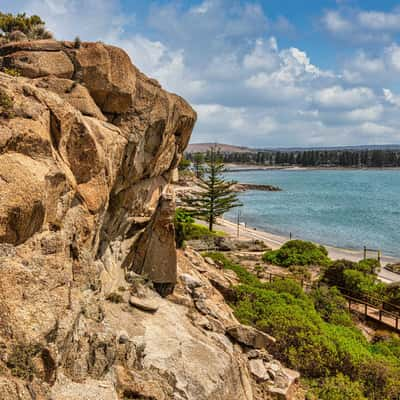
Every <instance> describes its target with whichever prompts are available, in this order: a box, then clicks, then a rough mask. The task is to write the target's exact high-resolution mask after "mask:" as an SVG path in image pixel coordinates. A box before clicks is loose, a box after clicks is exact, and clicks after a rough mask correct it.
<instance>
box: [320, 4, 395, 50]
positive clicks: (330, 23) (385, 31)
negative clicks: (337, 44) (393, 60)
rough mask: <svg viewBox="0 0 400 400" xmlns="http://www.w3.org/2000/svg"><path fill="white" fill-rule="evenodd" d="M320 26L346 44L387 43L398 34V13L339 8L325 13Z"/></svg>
mask: <svg viewBox="0 0 400 400" xmlns="http://www.w3.org/2000/svg"><path fill="white" fill-rule="evenodd" d="M321 25H322V27H323V28H324V29H325V30H326V31H327V32H328V33H330V34H331V35H332V36H333V37H335V38H337V39H340V40H343V41H346V42H347V43H389V42H390V41H391V40H392V39H393V35H394V34H395V33H396V32H400V12H399V10H398V9H394V10H393V11H392V12H381V11H375V10H359V9H352V8H349V7H341V8H339V9H338V10H327V11H325V13H324V15H323V16H322V17H321Z"/></svg>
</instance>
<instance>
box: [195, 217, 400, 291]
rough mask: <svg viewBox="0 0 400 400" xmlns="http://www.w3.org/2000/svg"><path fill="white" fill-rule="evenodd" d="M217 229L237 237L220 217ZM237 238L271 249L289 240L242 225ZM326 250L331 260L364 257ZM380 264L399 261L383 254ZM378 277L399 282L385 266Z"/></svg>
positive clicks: (360, 253)
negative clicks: (262, 244) (264, 244)
mask: <svg viewBox="0 0 400 400" xmlns="http://www.w3.org/2000/svg"><path fill="white" fill-rule="evenodd" d="M198 222H199V223H201V224H204V222H202V221H198ZM214 229H215V230H217V231H223V232H226V233H227V234H229V235H230V236H232V237H237V224H235V223H233V222H230V221H227V220H225V219H222V218H218V219H217V225H215V227H214ZM239 238H240V239H260V240H263V241H264V242H265V243H266V244H267V245H268V246H270V247H271V248H272V249H273V250H275V249H278V248H280V247H281V246H282V244H284V243H285V242H287V241H288V240H289V238H288V237H284V236H279V235H274V234H272V233H268V232H264V231H259V230H256V229H254V228H248V227H247V228H245V227H244V226H243V225H240V227H239ZM325 247H326V249H327V250H328V253H329V257H330V258H331V259H332V260H340V259H342V258H345V259H347V260H351V261H359V260H361V259H362V258H363V257H364V253H363V251H362V250H360V251H357V250H349V249H341V248H338V247H332V246H325ZM381 262H382V265H383V266H385V265H386V264H390V263H395V262H399V260H396V259H395V258H392V257H386V256H383V257H382V259H381ZM378 277H379V279H380V280H381V281H383V282H385V283H392V282H400V274H395V273H393V272H390V271H388V270H387V269H385V268H381V270H380V271H379V272H378Z"/></svg>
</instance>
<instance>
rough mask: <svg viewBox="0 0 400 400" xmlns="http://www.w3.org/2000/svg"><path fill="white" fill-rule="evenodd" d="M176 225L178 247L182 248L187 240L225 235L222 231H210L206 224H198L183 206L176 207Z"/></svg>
mask: <svg viewBox="0 0 400 400" xmlns="http://www.w3.org/2000/svg"><path fill="white" fill-rule="evenodd" d="M174 225H175V241H176V247H177V248H182V247H183V246H184V242H185V241H186V240H196V239H207V238H212V237H216V236H223V233H222V232H218V231H217V232H215V231H210V230H209V229H208V228H207V227H206V226H203V225H200V224H196V223H195V220H194V218H193V217H192V216H191V214H190V213H189V212H188V211H186V210H184V209H182V208H177V209H176V212H175V219H174Z"/></svg>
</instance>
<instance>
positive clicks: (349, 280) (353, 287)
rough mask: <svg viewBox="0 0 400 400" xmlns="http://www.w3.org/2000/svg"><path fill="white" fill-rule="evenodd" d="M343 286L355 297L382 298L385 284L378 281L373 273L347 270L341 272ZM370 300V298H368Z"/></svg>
mask: <svg viewBox="0 0 400 400" xmlns="http://www.w3.org/2000/svg"><path fill="white" fill-rule="evenodd" d="M343 277H344V288H345V289H346V290H348V291H350V292H351V293H352V294H353V295H354V296H356V297H360V298H363V297H366V296H371V297H375V298H376V299H377V300H379V299H383V297H384V293H385V290H386V285H385V284H383V283H381V282H380V281H378V279H377V278H376V277H375V275H370V274H365V273H363V272H361V271H357V270H352V269H350V270H347V271H344V273H343ZM370 301H372V300H370Z"/></svg>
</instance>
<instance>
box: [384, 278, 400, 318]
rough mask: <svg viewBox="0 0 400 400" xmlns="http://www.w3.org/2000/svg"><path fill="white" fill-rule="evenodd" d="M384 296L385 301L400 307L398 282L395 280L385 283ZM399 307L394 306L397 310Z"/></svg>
mask: <svg viewBox="0 0 400 400" xmlns="http://www.w3.org/2000/svg"><path fill="white" fill-rule="evenodd" d="M385 297H386V299H387V301H388V302H389V303H391V304H394V305H395V306H398V307H399V308H400V283H399V282H395V283H391V284H390V285H387V286H386V288H385ZM399 308H396V309H397V311H399Z"/></svg>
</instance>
